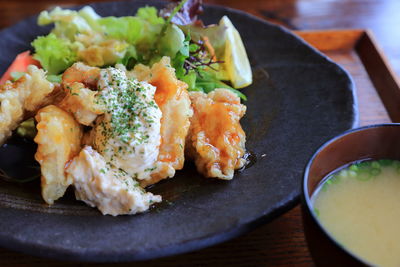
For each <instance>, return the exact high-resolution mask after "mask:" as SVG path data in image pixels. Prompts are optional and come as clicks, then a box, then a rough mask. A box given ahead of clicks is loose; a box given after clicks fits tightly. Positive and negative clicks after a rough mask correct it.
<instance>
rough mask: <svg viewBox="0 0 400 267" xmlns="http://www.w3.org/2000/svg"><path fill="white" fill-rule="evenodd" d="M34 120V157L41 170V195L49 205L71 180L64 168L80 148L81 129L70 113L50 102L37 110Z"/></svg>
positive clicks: (59, 195) (61, 194) (63, 191)
mask: <svg viewBox="0 0 400 267" xmlns="http://www.w3.org/2000/svg"><path fill="white" fill-rule="evenodd" d="M35 119H36V121H37V122H38V124H37V126H36V128H37V130H38V133H37V135H36V137H35V139H34V141H35V142H36V143H37V144H38V149H37V152H36V154H35V159H36V160H37V161H38V162H39V163H40V169H41V172H42V177H41V185H42V197H43V199H44V201H46V203H47V204H53V203H54V201H55V200H57V199H59V198H60V197H62V196H63V195H64V193H65V190H66V189H67V187H68V186H69V185H70V184H71V183H72V180H71V179H67V176H66V174H65V168H66V165H67V163H68V162H69V161H70V160H71V159H72V158H73V157H75V156H76V155H77V154H78V153H79V151H80V149H81V138H82V129H81V126H80V125H79V124H78V123H77V122H76V121H75V120H74V118H73V117H72V116H71V115H70V114H68V113H67V112H65V111H63V110H62V109H60V108H58V107H56V106H54V105H49V106H46V107H44V108H42V109H40V110H39V111H38V113H37V115H36V116H35Z"/></svg>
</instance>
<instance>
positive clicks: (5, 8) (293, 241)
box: [0, 0, 400, 266]
mask: <svg viewBox="0 0 400 267" xmlns="http://www.w3.org/2000/svg"><path fill="white" fill-rule="evenodd" d="M88 2H93V1H91V0H35V1H28V0H23V1H4V0H0V6H1V8H0V29H1V28H4V27H7V26H9V25H12V24H13V23H15V22H17V21H18V20H20V19H23V18H25V17H27V16H30V15H33V14H36V13H37V12H39V11H41V10H43V9H48V8H51V7H54V6H56V5H60V6H63V7H67V6H71V5H76V4H84V3H88ZM205 2H206V3H213V4H218V5H223V6H228V7H232V8H237V9H241V10H244V11H246V12H249V13H251V14H254V15H256V16H259V17H261V18H263V19H266V20H269V21H272V22H275V23H279V24H281V25H284V26H286V27H288V28H290V29H292V30H310V29H312V30H326V29H340V28H342V29H343V28H346V29H365V28H367V29H370V30H371V31H372V32H373V33H374V35H375V36H376V40H377V43H379V44H380V46H381V47H382V48H383V52H384V53H385V54H386V57H387V59H388V62H389V64H391V65H392V66H393V69H394V73H395V74H397V75H399V74H400V49H398V48H399V47H400V31H399V30H398V29H397V27H398V25H400V16H399V15H398V14H399V12H400V1H398V0H386V1H376V0H336V1H335V0H247V1H244V0H208V1H207V0H205ZM362 32H363V31H361V30H359V31H352V32H348V33H347V35H348V36H347V37H343V36H342V37H341V38H339V37H338V35H334V34H333V33H332V32H331V33H330V34H327V35H326V38H331V39H330V41H326V39H324V40H325V42H322V43H321V42H319V41H318V40H314V41H315V42H316V44H318V43H320V45H321V46H320V47H319V49H321V50H322V51H323V52H324V53H325V54H327V55H328V56H329V57H331V58H332V59H333V60H334V61H336V62H338V63H340V64H341V65H342V66H343V67H344V68H345V69H346V70H348V71H349V73H350V74H351V75H352V77H353V79H354V81H355V83H356V86H357V88H358V91H357V98H358V101H359V113H360V125H367V124H373V123H382V122H389V121H390V118H389V116H388V112H387V111H386V109H385V106H384V105H383V104H382V101H381V100H380V98H379V96H378V93H377V91H376V88H375V87H374V84H373V83H372V81H371V79H370V77H369V76H368V73H367V70H366V69H365V67H364V66H363V64H362V63H363V62H362V60H361V59H360V54H359V52H357V51H356V50H354V49H353V48H354V46H355V43H356V41H355V40H357V38H358V37H359V36H360V34H362ZM332 36H336V37H332ZM308 37H309V38H312V37H310V35H309V36H308ZM304 38H306V39H307V36H304ZM319 38H321V36H320V37H319ZM328 40H329V39H328ZM364 53H368V51H364ZM370 74H371V75H373V73H370ZM86 265H87V264H83V263H82V264H76V263H68V262H59V261H54V260H48V259H41V258H37V257H33V256H29V255H24V254H20V253H17V252H13V251H9V250H6V249H0V266H86ZM91 265H93V264H91ZM101 265H103V264H101ZM101 265H99V266H101ZM116 265H117V266H193V265H194V266H228V265H229V266H313V262H312V259H311V258H310V255H309V252H308V249H307V245H306V242H305V240H304V233H303V229H302V223H301V214H300V207H299V206H296V207H295V208H294V209H292V210H290V211H289V212H287V213H286V214H284V215H283V216H281V217H279V218H277V219H275V220H274V221H272V222H270V223H269V224H266V225H264V226H262V227H260V228H258V229H256V230H254V231H253V232H251V233H248V234H246V235H244V236H241V237H239V238H236V239H234V240H231V241H229V242H226V243H224V244H220V245H217V246H214V247H211V248H207V249H203V250H200V251H196V252H192V253H188V254H185V255H180V256H173V257H168V258H164V259H159V260H154V261H148V262H141V263H135V264H128V263H126V264H124V263H122V264H116Z"/></svg>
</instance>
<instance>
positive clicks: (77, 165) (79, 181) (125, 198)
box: [67, 146, 161, 216]
mask: <svg viewBox="0 0 400 267" xmlns="http://www.w3.org/2000/svg"><path fill="white" fill-rule="evenodd" d="M67 173H68V180H71V181H73V183H74V187H75V196H76V198H77V199H78V200H82V201H84V202H85V203H86V204H88V205H89V206H92V207H97V208H98V209H99V210H100V211H101V212H102V213H103V214H110V215H113V216H116V215H121V214H135V213H138V212H143V211H145V210H147V209H149V207H150V205H151V204H152V203H156V202H161V196H158V195H153V194H152V193H150V192H148V193H147V192H146V191H144V190H143V188H141V187H140V186H139V184H138V182H137V181H136V180H135V179H133V178H132V177H129V176H128V175H127V173H126V172H124V171H122V170H121V169H117V168H115V167H112V166H110V165H107V164H106V161H105V159H104V158H103V157H102V156H101V155H100V154H99V153H98V152H97V151H95V150H93V149H92V147H90V146H86V147H85V148H84V149H82V151H81V152H80V153H79V155H78V156H76V157H75V158H74V159H73V160H72V162H71V164H70V165H69V166H68V168H67Z"/></svg>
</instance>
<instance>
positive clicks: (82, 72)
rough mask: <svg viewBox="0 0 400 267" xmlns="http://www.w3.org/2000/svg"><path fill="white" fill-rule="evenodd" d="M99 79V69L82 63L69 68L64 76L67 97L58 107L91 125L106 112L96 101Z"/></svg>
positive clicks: (63, 82) (82, 122)
mask: <svg viewBox="0 0 400 267" xmlns="http://www.w3.org/2000/svg"><path fill="white" fill-rule="evenodd" d="M99 77H100V69H99V68H94V67H89V66H86V65H85V64H83V63H80V62H78V63H75V64H74V65H72V66H71V67H70V68H68V69H67V70H66V71H65V72H64V74H63V76H62V85H63V88H64V91H65V93H66V96H65V98H64V99H63V100H62V101H61V103H60V104H59V105H58V106H59V107H60V108H62V109H63V110H65V111H67V112H69V113H71V114H73V116H74V117H75V119H76V120H77V121H78V122H79V123H81V124H83V125H86V126H89V125H91V124H92V123H93V121H94V120H95V119H96V118H97V116H98V115H100V114H103V112H104V111H103V109H102V107H101V106H100V105H98V104H97V101H96V96H97V94H98V91H97V81H98V79H99ZM91 89H94V90H91Z"/></svg>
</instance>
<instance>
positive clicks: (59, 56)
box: [32, 33, 77, 75]
mask: <svg viewBox="0 0 400 267" xmlns="http://www.w3.org/2000/svg"><path fill="white" fill-rule="evenodd" d="M32 46H33V47H34V48H35V51H36V53H35V55H34V58H35V59H36V60H39V62H40V64H41V65H42V67H43V68H44V69H45V70H47V72H48V74H55V75H57V74H59V73H60V72H62V71H64V70H65V69H66V68H68V67H70V66H71V65H72V64H73V63H74V62H76V61H77V55H76V52H74V51H73V49H72V44H71V42H70V41H69V40H67V39H61V38H57V36H56V35H55V34H53V33H50V34H49V35H47V36H40V37H38V38H36V39H35V40H34V41H33V42H32Z"/></svg>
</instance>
